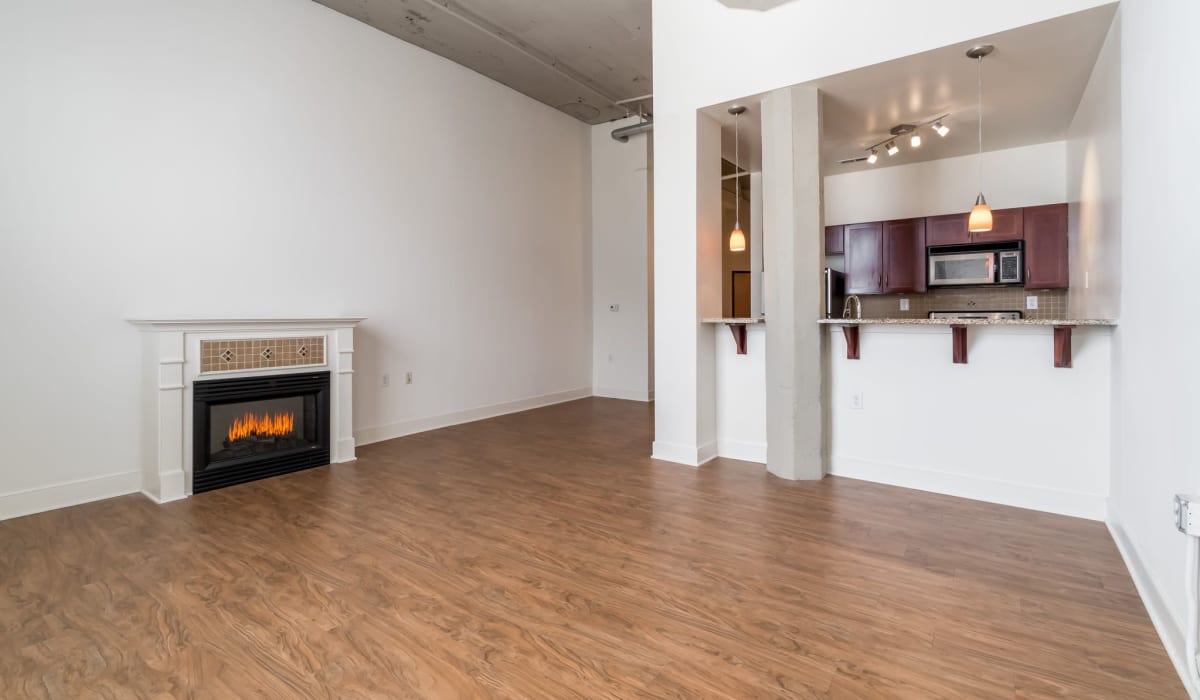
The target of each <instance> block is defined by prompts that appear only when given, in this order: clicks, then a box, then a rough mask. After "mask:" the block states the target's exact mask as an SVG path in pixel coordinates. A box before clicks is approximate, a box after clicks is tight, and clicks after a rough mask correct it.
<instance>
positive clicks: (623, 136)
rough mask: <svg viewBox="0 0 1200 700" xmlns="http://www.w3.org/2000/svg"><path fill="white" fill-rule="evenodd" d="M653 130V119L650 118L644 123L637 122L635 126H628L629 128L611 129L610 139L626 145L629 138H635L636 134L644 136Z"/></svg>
mask: <svg viewBox="0 0 1200 700" xmlns="http://www.w3.org/2000/svg"><path fill="white" fill-rule="evenodd" d="M653 128H654V118H653V117H651V118H649V119H647V120H646V121H644V122H638V123H637V124H630V125H629V126H623V127H621V128H620V129H613V132H612V137H613V140H614V141H620V142H621V143H627V142H628V141H629V137H630V136H637V135H638V134H644V133H646V132H647V131H650V130H651V129H653Z"/></svg>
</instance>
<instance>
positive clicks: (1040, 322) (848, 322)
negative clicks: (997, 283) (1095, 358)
mask: <svg viewBox="0 0 1200 700" xmlns="http://www.w3.org/2000/svg"><path fill="white" fill-rule="evenodd" d="M817 323H822V324H826V325H831V326H881V325H890V326H1115V325H1117V321H1116V319H1111V318H1015V319H988V318H823V319H820V320H819V321H817Z"/></svg>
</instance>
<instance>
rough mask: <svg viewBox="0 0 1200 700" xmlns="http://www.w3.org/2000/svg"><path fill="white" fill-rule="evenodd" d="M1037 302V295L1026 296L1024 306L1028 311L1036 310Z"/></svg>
mask: <svg viewBox="0 0 1200 700" xmlns="http://www.w3.org/2000/svg"><path fill="white" fill-rule="evenodd" d="M1037 302H1038V298H1037V296H1027V297H1025V308H1026V309H1029V310H1030V311H1037Z"/></svg>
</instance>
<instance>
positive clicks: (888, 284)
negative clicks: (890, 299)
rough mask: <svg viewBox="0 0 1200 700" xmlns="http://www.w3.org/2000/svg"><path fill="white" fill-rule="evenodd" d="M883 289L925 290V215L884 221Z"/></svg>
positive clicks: (893, 290)
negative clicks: (922, 217) (923, 217)
mask: <svg viewBox="0 0 1200 700" xmlns="http://www.w3.org/2000/svg"><path fill="white" fill-rule="evenodd" d="M883 267H884V269H883V291H884V292H885V293H887V294H895V293H898V292H923V291H925V286H926V280H925V219H905V220H903V221H885V222H884V224H883Z"/></svg>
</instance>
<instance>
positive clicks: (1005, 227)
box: [925, 209, 1025, 245]
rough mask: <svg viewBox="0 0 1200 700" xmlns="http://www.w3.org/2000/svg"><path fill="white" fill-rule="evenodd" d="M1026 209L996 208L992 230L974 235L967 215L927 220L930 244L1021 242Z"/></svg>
mask: <svg viewBox="0 0 1200 700" xmlns="http://www.w3.org/2000/svg"><path fill="white" fill-rule="evenodd" d="M1023 211H1024V210H1023V209H993V210H992V230H991V231H981V232H978V233H971V232H970V231H968V230H967V219H968V217H969V215H968V214H946V215H945V216H930V217H927V218H926V219H925V230H926V235H927V241H926V243H927V245H965V244H967V243H995V242H998V241H1019V240H1021V239H1022V238H1024V237H1025V233H1024V232H1025V222H1024V218H1023V217H1022V212H1023Z"/></svg>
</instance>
